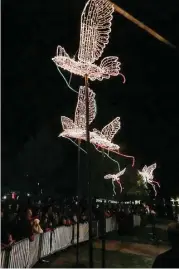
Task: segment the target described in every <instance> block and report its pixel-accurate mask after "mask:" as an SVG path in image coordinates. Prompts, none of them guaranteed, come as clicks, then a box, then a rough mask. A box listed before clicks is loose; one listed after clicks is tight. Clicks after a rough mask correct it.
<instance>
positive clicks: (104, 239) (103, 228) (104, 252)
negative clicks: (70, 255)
mask: <svg viewBox="0 0 179 269" xmlns="http://www.w3.org/2000/svg"><path fill="white" fill-rule="evenodd" d="M103 163H104V152H103V150H102V166H101V167H102V171H103ZM102 177H103V173H102ZM103 182H104V179H103ZM105 196H106V192H105V182H104V183H103V203H102V264H101V267H102V268H105V260H106V259H105V254H106V217H105V202H104V201H105V200H106V202H107V198H106V197H105Z"/></svg>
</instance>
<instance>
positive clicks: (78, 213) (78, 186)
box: [76, 140, 81, 267]
mask: <svg viewBox="0 0 179 269" xmlns="http://www.w3.org/2000/svg"><path fill="white" fill-rule="evenodd" d="M80 144H81V141H80V140H78V182H77V196H78V198H77V203H78V204H77V242H76V267H78V265H79V231H80Z"/></svg>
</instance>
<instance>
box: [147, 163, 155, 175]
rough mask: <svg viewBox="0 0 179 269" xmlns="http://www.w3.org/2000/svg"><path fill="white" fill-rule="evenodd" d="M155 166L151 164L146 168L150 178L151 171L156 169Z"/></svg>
mask: <svg viewBox="0 0 179 269" xmlns="http://www.w3.org/2000/svg"><path fill="white" fill-rule="evenodd" d="M156 167H157V164H156V163H153V164H152V165H150V166H148V167H147V172H148V174H149V175H150V176H153V171H154V170H155V169H156Z"/></svg>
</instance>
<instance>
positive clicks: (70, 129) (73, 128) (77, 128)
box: [59, 86, 97, 140]
mask: <svg viewBox="0 0 179 269" xmlns="http://www.w3.org/2000/svg"><path fill="white" fill-rule="evenodd" d="M95 95H96V94H95V93H94V92H93V90H91V89H90V88H88V102H89V124H91V123H92V121H93V120H94V119H95V117H96V114H97V106H96V100H95ZM61 123H62V128H63V132H62V133H60V135H59V137H64V138H67V139H77V140H86V95H85V86H81V87H80V88H79V92H78V101H77V106H76V110H75V117H74V121H73V120H72V119H70V118H67V117H65V116H62V117H61Z"/></svg>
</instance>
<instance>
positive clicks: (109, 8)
mask: <svg viewBox="0 0 179 269" xmlns="http://www.w3.org/2000/svg"><path fill="white" fill-rule="evenodd" d="M113 12H114V7H113V5H112V4H111V3H110V2H109V1H108V0H88V1H87V3H86V5H85V7H84V9H83V12H82V14H81V30H80V44H79V49H78V60H75V58H74V57H73V58H71V57H70V56H69V55H68V53H67V52H66V51H65V49H64V48H63V47H61V46H58V47H57V51H56V56H55V57H54V58H52V60H53V62H54V63H55V64H56V66H57V67H59V68H62V69H64V70H67V71H69V72H71V73H73V74H76V75H79V76H82V77H84V76H85V75H88V78H89V79H90V80H92V81H94V80H99V81H101V80H103V79H109V78H110V77H111V76H118V75H121V76H122V77H123V83H125V77H124V75H123V74H121V73H120V70H121V67H120V65H121V63H120V62H119V59H118V57H116V56H108V57H105V58H104V59H103V60H102V61H101V63H100V65H96V64H95V61H97V60H98V59H99V58H100V57H101V55H102V53H103V51H104V49H105V47H106V45H107V44H108V43H109V34H110V32H111V25H112V18H113V16H112V14H113Z"/></svg>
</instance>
